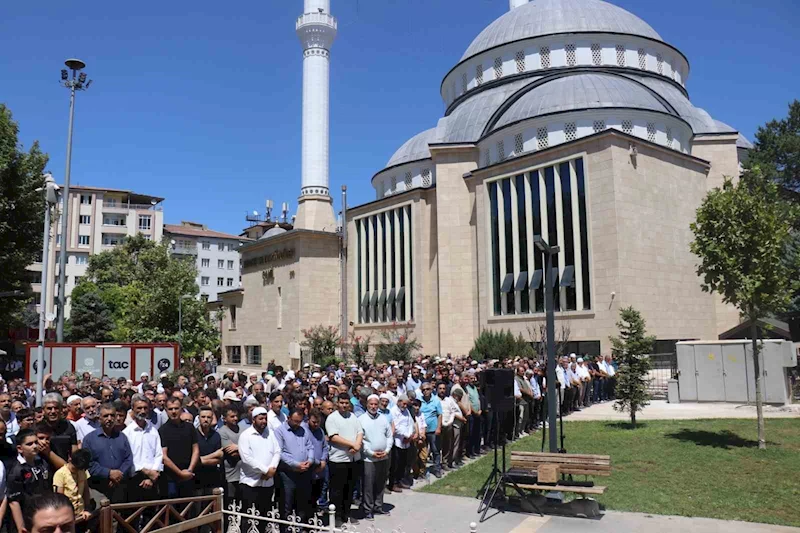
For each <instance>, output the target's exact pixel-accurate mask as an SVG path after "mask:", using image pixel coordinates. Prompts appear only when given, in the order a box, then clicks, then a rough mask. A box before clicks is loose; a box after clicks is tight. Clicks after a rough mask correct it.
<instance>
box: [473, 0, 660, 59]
mask: <svg viewBox="0 0 800 533" xmlns="http://www.w3.org/2000/svg"><path fill="white" fill-rule="evenodd" d="M557 33H621V34H626V35H638V36H640V37H647V38H649V39H656V40H658V41H661V40H662V39H661V36H660V35H659V34H658V33H656V31H655V30H654V29H653V28H651V27H650V25H649V24H647V23H646V22H645V21H643V20H642V19H640V18H639V17H637V16H636V15H633V14H631V13H629V12H627V11H625V10H624V9H622V8H621V7H617V6H615V5H613V4H609V3H607V2H603V1H602V0H533V1H531V2H529V3H527V4H525V5H522V6H520V7H518V8H516V9H512V10H511V11H509V12H508V13H506V14H504V15H503V16H501V17H500V18H498V19H497V20H495V21H494V22H492V23H491V24H489V25H488V26H487V27H486V28H485V29H484V30H483V31H482V32H481V33H480V34H478V36H477V37H476V38H475V40H474V41H472V44H470V45H469V48H467V51H466V52H464V55H463V56H462V57H461V60H462V61H463V60H464V59H467V58H468V57H472V56H474V55H476V54H479V53H481V52H483V51H484V50H488V49H490V48H494V47H495V46H499V45H501V44H506V43H511V42H514V41H519V40H521V39H530V38H532V37H540V36H544V35H553V34H557Z"/></svg>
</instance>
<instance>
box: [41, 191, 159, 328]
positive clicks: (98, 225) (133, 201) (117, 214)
mask: <svg viewBox="0 0 800 533" xmlns="http://www.w3.org/2000/svg"><path fill="white" fill-rule="evenodd" d="M163 201H164V199H163V198H160V197H158V196H151V195H149V194H140V193H136V192H133V191H126V190H121V189H109V188H102V187H88V186H84V185H71V186H70V189H69V198H68V199H67V202H69V203H68V205H69V213H68V215H67V216H68V217H69V219H68V221H67V234H66V236H63V235H61V215H60V214H59V215H58V216H57V217H56V220H55V224H54V226H53V229H52V234H51V239H52V240H51V243H52V244H51V246H50V255H49V257H48V268H47V270H48V272H47V273H46V274H45V273H44V272H43V270H42V262H41V261H39V262H36V263H34V264H32V265H30V266H29V267H28V270H29V271H31V277H32V281H33V283H32V289H33V291H34V292H36V293H41V290H42V284H43V283H48V284H49V285H48V288H47V312H53V313H55V306H54V302H55V299H56V281H57V277H58V273H59V265H58V263H59V257H60V254H61V253H62V250H64V249H66V253H67V264H66V271H65V274H66V296H67V302H66V308H65V316H66V317H69V312H70V300H69V296H70V294H71V293H72V289H73V288H75V286H76V285H77V284H78V282H79V281H80V280H81V278H82V277H83V276H85V275H86V268H87V266H88V265H89V257H90V256H92V255H95V254H99V253H100V252H103V251H106V250H110V249H112V248H113V247H115V246H117V245H119V244H121V243H122V241H123V239H124V238H125V237H129V236H133V235H136V234H142V235H144V236H145V238H147V239H151V240H154V241H158V240H160V239H161V238H162V235H163V227H164V213H163V210H162V206H161V203H162V202H163ZM63 202H64V199H63V198H61V200H60V202H59V212H63V209H62V207H63ZM36 301H37V310H38V301H39V298H38V297H37V299H36Z"/></svg>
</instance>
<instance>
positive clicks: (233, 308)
mask: <svg viewBox="0 0 800 533" xmlns="http://www.w3.org/2000/svg"><path fill="white" fill-rule="evenodd" d="M228 310H229V312H230V315H231V325H230V327H229V328H228V329H236V306H235V305H231V306H229V307H228Z"/></svg>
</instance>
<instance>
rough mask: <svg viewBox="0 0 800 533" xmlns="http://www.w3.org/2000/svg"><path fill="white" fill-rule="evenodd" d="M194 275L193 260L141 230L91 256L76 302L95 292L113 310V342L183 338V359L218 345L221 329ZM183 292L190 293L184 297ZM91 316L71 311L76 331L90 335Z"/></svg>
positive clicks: (75, 297) (73, 326)
mask: <svg viewBox="0 0 800 533" xmlns="http://www.w3.org/2000/svg"><path fill="white" fill-rule="evenodd" d="M196 276H197V268H196V266H195V264H194V262H193V261H190V260H186V259H182V258H178V257H174V256H172V255H170V253H169V250H168V249H167V247H166V245H164V244H161V243H158V244H157V243H154V242H152V241H149V240H147V239H145V238H144V237H143V236H141V235H137V236H134V237H129V238H127V239H125V241H124V242H123V243H122V245H120V246H117V247H116V248H114V249H112V250H109V251H106V252H102V253H100V254H97V255H94V256H92V257H91V258H90V259H89V267H88V268H87V270H86V277H85V278H84V279H83V280H82V281H81V283H80V284H79V285H78V286H77V287H76V288H75V289H74V290H73V292H72V301H73V302H76V301H78V302H80V301H81V300H82V299H83V298H84V295H85V294H87V293H91V292H94V291H96V292H97V294H98V295H99V297H100V299H101V300H102V301H103V302H104V304H105V306H107V308H108V309H109V311H110V312H111V317H112V320H113V323H114V327H113V329H112V331H111V337H112V340H113V341H114V342H164V341H166V342H179V343H180V344H181V353H182V355H183V357H184V358H186V357H192V356H196V355H203V354H204V353H205V352H207V351H214V350H217V349H218V348H219V330H218V329H217V328H216V327H215V326H214V325H213V324H212V323H211V320H210V319H209V316H208V313H207V311H206V309H205V303H204V302H202V301H201V300H199V299H197V298H196V296H197V294H198V287H197V284H196V283H195V278H196ZM185 295H189V296H192V298H181V297H182V296H185ZM179 302H180V303H179ZM179 305H180V308H181V309H180V312H179ZM179 315H182V319H181V327H180V333H179V327H178V318H179ZM93 318H94V315H91V314H85V315H79V316H73V317H72V320H71V321H70V322H71V326H72V329H73V331H75V330H76V329H77V331H85V332H87V334H88V335H92V334H93V332H92V330H91V326H90V325H89V324H87V323H86V322H85V321H88V320H90V319H93ZM92 340H93V341H96V340H95V339H92Z"/></svg>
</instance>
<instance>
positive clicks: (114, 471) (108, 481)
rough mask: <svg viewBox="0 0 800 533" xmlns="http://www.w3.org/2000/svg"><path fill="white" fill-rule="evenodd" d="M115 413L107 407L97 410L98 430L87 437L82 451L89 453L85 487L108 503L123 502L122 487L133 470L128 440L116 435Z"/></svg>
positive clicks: (123, 491) (117, 433) (124, 492)
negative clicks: (98, 415) (101, 495)
mask: <svg viewBox="0 0 800 533" xmlns="http://www.w3.org/2000/svg"><path fill="white" fill-rule="evenodd" d="M116 421H117V410H116V409H115V408H114V406H113V405H111V404H108V403H107V404H104V405H103V406H102V407H100V429H99V430H95V431H93V432H91V433H89V434H88V435H87V436H86V439H85V440H84V441H83V445H82V448H83V449H84V450H89V451H90V452H91V454H92V460H91V462H90V463H89V474H90V475H91V477H90V478H89V487H91V488H92V489H94V490H96V491H98V492H101V493H102V494H103V495H105V496H106V497H107V498H108V499H109V500H111V503H123V502H125V501H127V499H126V490H125V488H126V487H125V484H126V481H127V478H128V474H129V473H130V472H131V467H133V455H132V454H131V445H130V443H129V442H128V438H127V437H126V436H125V435H123V434H122V433H121V432H119V431H116V430H115V428H114V426H115V425H116Z"/></svg>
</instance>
